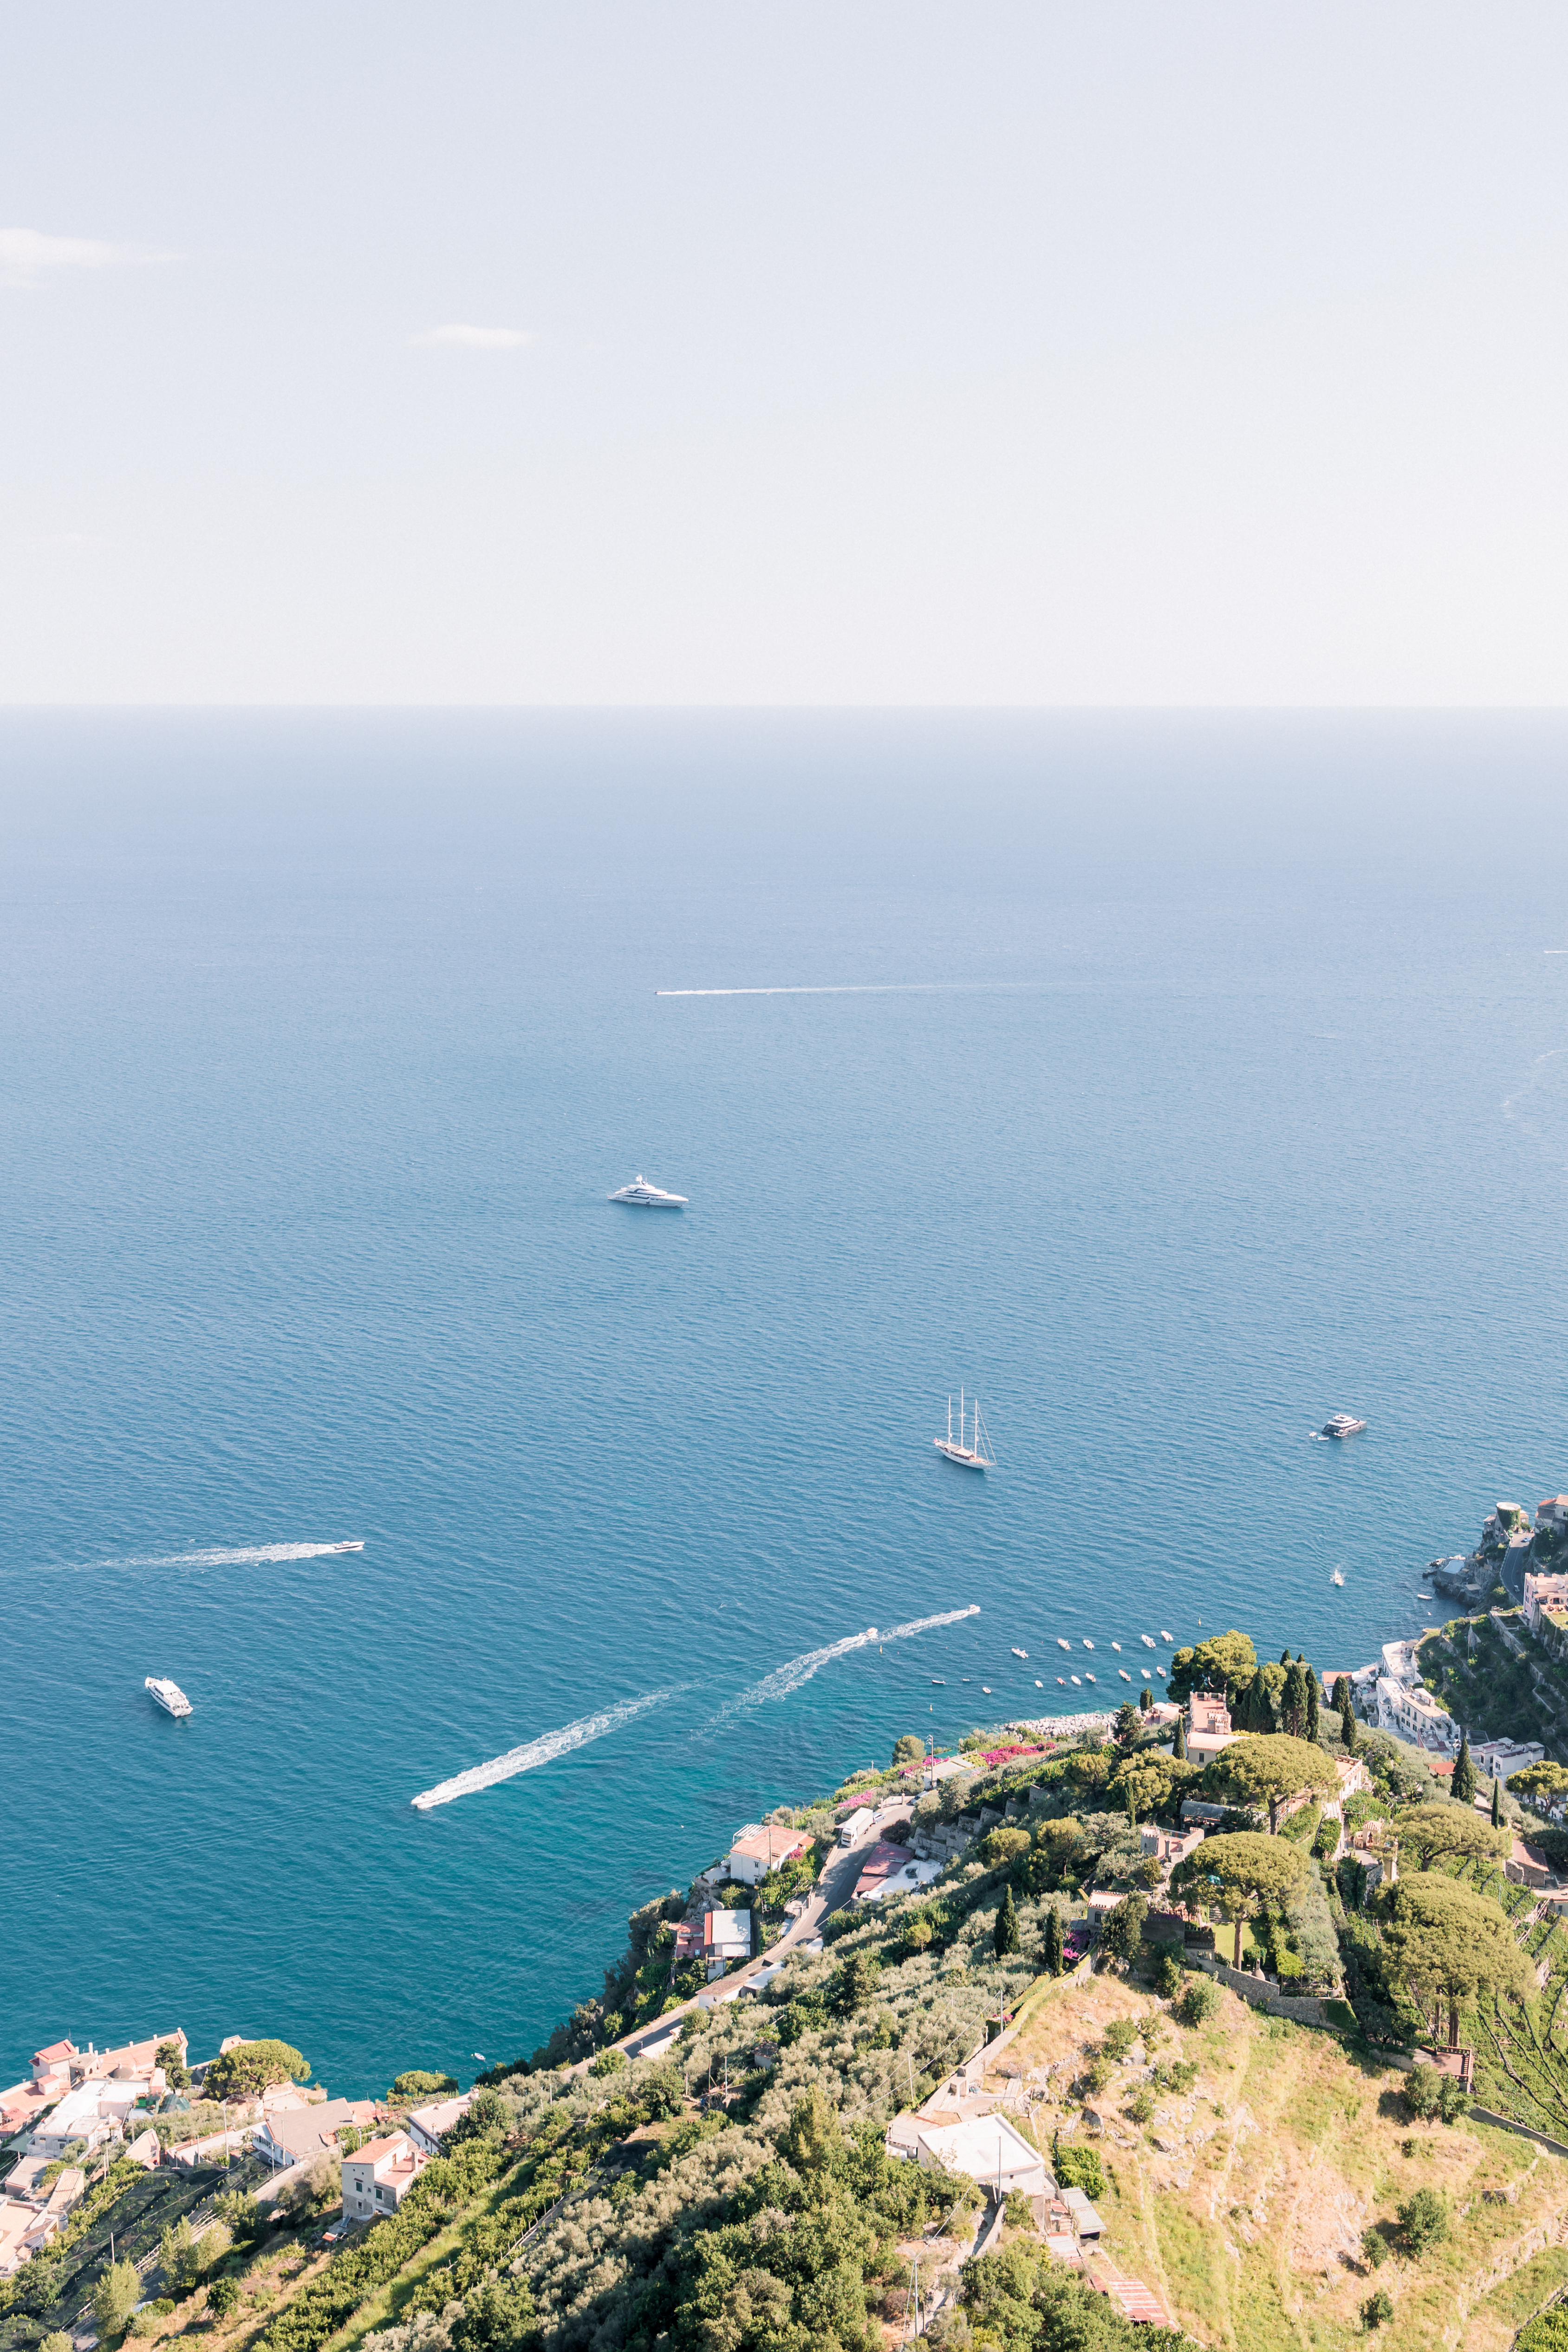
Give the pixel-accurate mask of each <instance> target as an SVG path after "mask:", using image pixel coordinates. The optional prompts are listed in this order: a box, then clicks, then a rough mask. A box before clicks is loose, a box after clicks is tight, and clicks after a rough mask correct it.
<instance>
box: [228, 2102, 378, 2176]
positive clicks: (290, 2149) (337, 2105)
mask: <svg viewBox="0 0 1568 2352" xmlns="http://www.w3.org/2000/svg"><path fill="white" fill-rule="evenodd" d="M374 2120H375V2106H374V2102H373V2101H372V2100H370V2099H319V2100H317V2101H316V2103H315V2105H312V2106H303V2107H282V2108H274V2110H273V2111H272V2113H271V2114H270V2115H269V2116H268V2117H267V2120H266V2121H265V2123H263V2124H262V2125H261V2126H260V2128H259V2129H258V2132H257V2135H256V2138H255V2141H254V2143H253V2145H254V2147H255V2149H256V2153H257V2155H258V2156H261V2157H265V2158H266V2159H267V2161H268V2164H270V2165H273V2166H274V2167H278V2166H281V2165H285V2164H304V2163H307V2162H309V2160H310V2158H312V2157H316V2156H335V2155H336V2154H337V2147H338V2134H339V2132H340V2131H341V2130H342V2127H343V2126H344V2125H345V2124H352V2125H353V2127H354V2129H355V2130H356V2131H363V2129H364V2127H365V2126H366V2125H367V2124H371V2123H374Z"/></svg>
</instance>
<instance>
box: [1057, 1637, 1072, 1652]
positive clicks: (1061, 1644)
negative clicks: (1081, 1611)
mask: <svg viewBox="0 0 1568 2352" xmlns="http://www.w3.org/2000/svg"><path fill="white" fill-rule="evenodd" d="M1057 1647H1058V1650H1070V1649H1071V1648H1072V1643H1070V1642H1064V1641H1063V1640H1062V1637H1061V1635H1060V1634H1059V1633H1058V1635H1057Z"/></svg>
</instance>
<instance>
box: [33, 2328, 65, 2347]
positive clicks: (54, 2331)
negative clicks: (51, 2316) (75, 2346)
mask: <svg viewBox="0 0 1568 2352" xmlns="http://www.w3.org/2000/svg"><path fill="white" fill-rule="evenodd" d="M38 2352H71V2340H70V2337H69V2336H68V2335H67V2334H66V2332H65V2329H64V2328H63V2327H51V2328H50V2330H49V2332H48V2334H47V2336H45V2337H44V2340H43V2342H42V2343H41V2344H40V2345H39V2347H38Z"/></svg>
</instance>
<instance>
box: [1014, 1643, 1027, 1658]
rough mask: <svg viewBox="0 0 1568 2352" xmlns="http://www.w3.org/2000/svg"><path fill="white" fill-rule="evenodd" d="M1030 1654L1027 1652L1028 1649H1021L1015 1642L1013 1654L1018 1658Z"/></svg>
mask: <svg viewBox="0 0 1568 2352" xmlns="http://www.w3.org/2000/svg"><path fill="white" fill-rule="evenodd" d="M1028 1654H1029V1653H1028V1652H1027V1650H1020V1649H1019V1648H1018V1647H1017V1645H1016V1643H1015V1644H1014V1648H1013V1655H1014V1656H1015V1657H1016V1658H1026V1657H1027V1656H1028Z"/></svg>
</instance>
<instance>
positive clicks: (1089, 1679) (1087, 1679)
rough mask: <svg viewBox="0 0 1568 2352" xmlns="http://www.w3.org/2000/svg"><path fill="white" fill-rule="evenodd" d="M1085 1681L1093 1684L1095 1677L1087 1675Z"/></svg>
mask: <svg viewBox="0 0 1568 2352" xmlns="http://www.w3.org/2000/svg"><path fill="white" fill-rule="evenodd" d="M1084 1680H1085V1682H1086V1683H1091V1682H1092V1681H1093V1680H1094V1676H1093V1675H1085V1676H1084Z"/></svg>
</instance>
